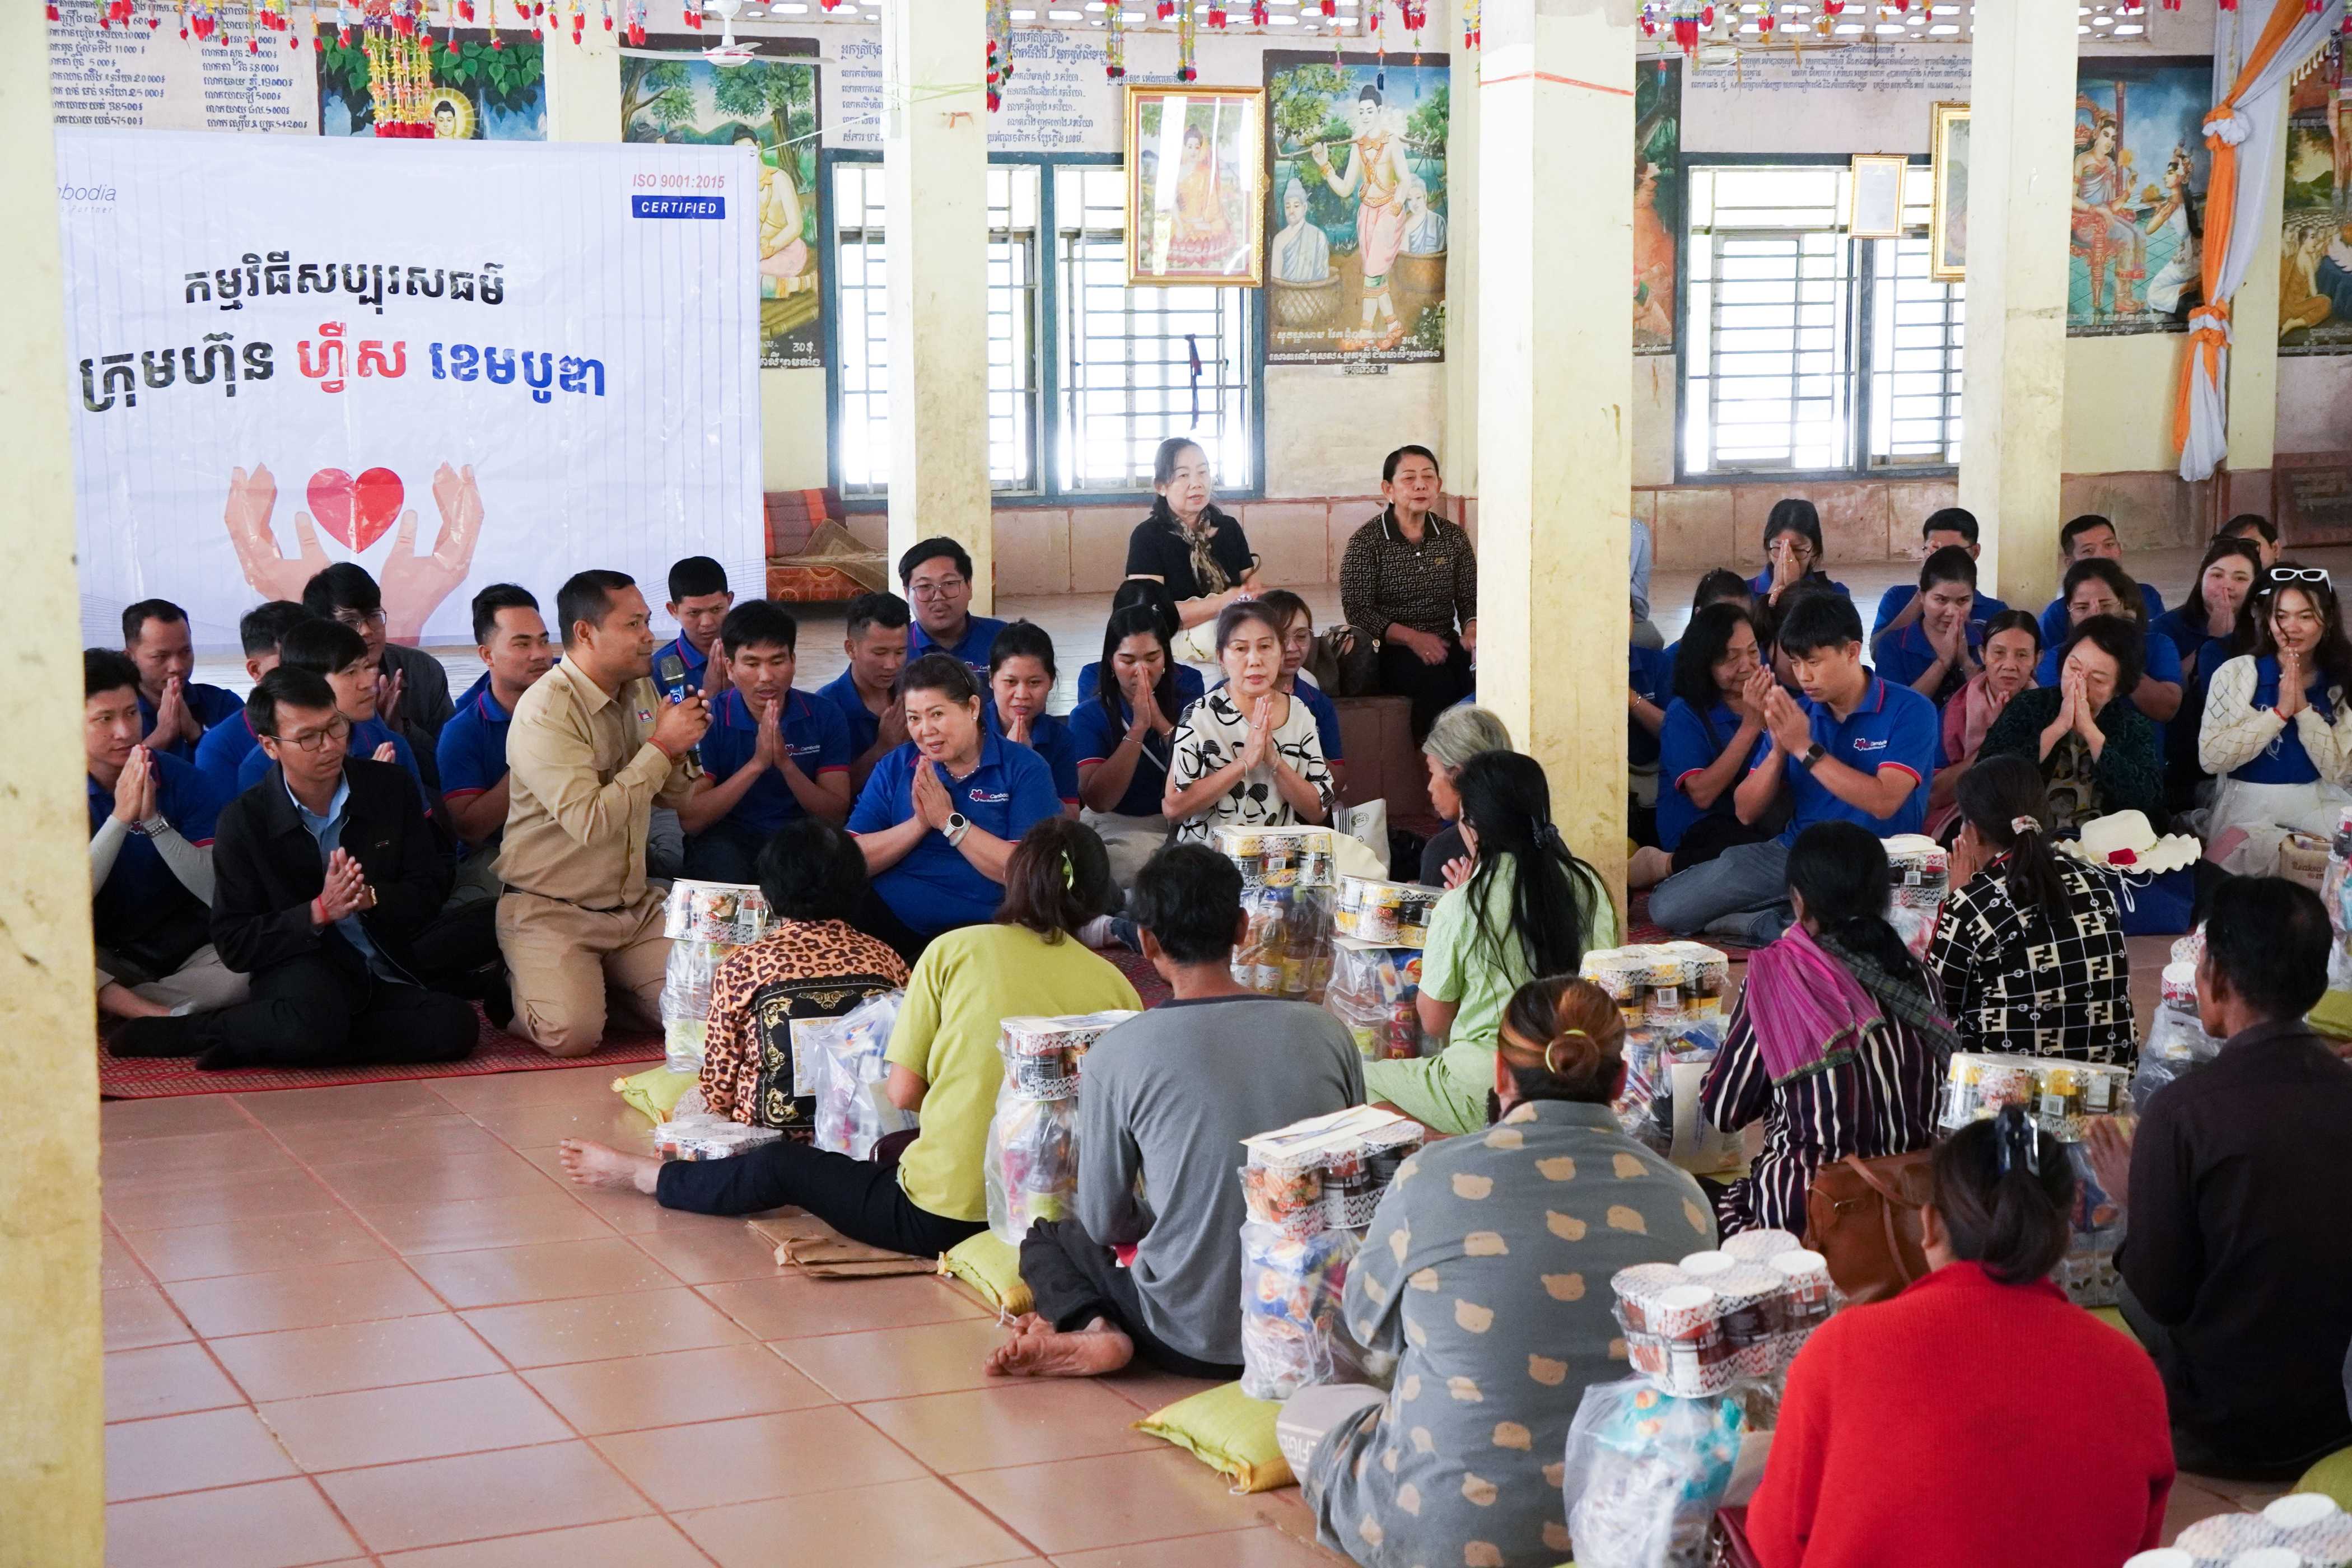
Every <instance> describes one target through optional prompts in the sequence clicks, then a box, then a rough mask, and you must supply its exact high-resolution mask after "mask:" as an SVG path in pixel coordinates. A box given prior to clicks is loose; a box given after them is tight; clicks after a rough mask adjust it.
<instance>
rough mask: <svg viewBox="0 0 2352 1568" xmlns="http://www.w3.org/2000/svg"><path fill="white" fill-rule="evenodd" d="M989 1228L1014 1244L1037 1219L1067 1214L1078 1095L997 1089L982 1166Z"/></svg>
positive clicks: (1074, 1172) (1071, 1204)
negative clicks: (1050, 1096)
mask: <svg viewBox="0 0 2352 1568" xmlns="http://www.w3.org/2000/svg"><path fill="white" fill-rule="evenodd" d="M981 1176H982V1182H981V1184H982V1188H983V1190H984V1191H985V1192H986V1194H987V1197H988V1228H989V1229H991V1230H992V1231H994V1232H995V1233H996V1237H997V1239H998V1240H1000V1241H1002V1242H1003V1243H1004V1244H1005V1245H1006V1246H1008V1247H1018V1246H1020V1245H1021V1243H1022V1240H1023V1238H1024V1237H1027V1236H1028V1234H1029V1227H1030V1226H1033V1225H1034V1224H1036V1223H1037V1222H1038V1221H1039V1220H1041V1219H1047V1220H1055V1219H1067V1218H1069V1217H1070V1215H1071V1213H1072V1212H1073V1210H1074V1209H1075V1208H1076V1205H1077V1201H1078V1101H1077V1097H1076V1095H1070V1096H1066V1097H1065V1098H1063V1099H1060V1100H1034V1099H1031V1098H1030V1097H1029V1096H1027V1095H1024V1094H1022V1093H1020V1092H1018V1091H1017V1090H1015V1089H1013V1087H1012V1085H1011V1084H1010V1083H1009V1082H1008V1083H1007V1084H1006V1085H1005V1087H1004V1088H1003V1089H999V1090H998V1091H997V1096H996V1114H995V1115H994V1116H992V1117H991V1118H990V1119H989V1123H988V1144H987V1149H986V1152H985V1155H984V1163H983V1164H982V1167H981Z"/></svg>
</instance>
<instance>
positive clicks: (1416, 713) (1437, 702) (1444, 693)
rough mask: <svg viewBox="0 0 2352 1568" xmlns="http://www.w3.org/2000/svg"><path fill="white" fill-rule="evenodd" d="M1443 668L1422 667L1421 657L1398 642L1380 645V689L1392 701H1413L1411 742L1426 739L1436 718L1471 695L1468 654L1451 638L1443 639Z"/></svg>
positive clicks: (1471, 678)
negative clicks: (1396, 699) (1405, 698)
mask: <svg viewBox="0 0 2352 1568" xmlns="http://www.w3.org/2000/svg"><path fill="white" fill-rule="evenodd" d="M1445 647H1446V657H1445V662H1444V663H1443V664H1423V663H1422V662H1421V656H1420V655H1419V654H1417V653H1415V652H1413V651H1412V649H1411V648H1409V647H1405V646H1404V644H1402V643H1400V642H1384V643H1382V644H1381V690H1382V691H1385V692H1387V693H1388V694H1389V695H1390V696H1391V697H1407V698H1411V699H1412V740H1413V744H1415V745H1419V744H1420V743H1421V742H1423V741H1425V740H1427V739H1428V738H1429V727H1430V726H1431V725H1432V724H1434V723H1435V722H1437V716H1438V715H1439V714H1440V713H1443V712H1444V711H1445V710H1447V709H1448V708H1451V707H1453V706H1454V704H1455V703H1456V702H1459V701H1461V700H1463V699H1464V698H1465V697H1467V696H1469V695H1470V692H1471V690H1472V689H1473V688H1474V686H1475V684H1476V680H1475V677H1474V676H1473V675H1472V674H1471V672H1470V654H1469V650H1468V649H1466V648H1465V647H1463V646H1462V645H1461V644H1460V643H1459V642H1457V641H1455V640H1454V638H1453V637H1447V638H1446V639H1445Z"/></svg>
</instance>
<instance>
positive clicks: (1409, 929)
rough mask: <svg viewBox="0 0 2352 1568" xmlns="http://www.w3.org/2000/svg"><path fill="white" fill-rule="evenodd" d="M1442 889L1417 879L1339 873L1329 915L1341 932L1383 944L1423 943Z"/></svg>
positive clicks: (1425, 940) (1426, 941)
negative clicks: (1337, 887) (1399, 879)
mask: <svg viewBox="0 0 2352 1568" xmlns="http://www.w3.org/2000/svg"><path fill="white" fill-rule="evenodd" d="M1443 896H1444V889H1440V888H1430V887H1423V885H1422V884H1420V883H1418V882H1391V881H1386V880H1383V879H1380V878H1377V877H1341V878H1340V879H1339V899H1338V901H1337V903H1336V905H1335V907H1334V910H1333V912H1332V919H1333V921H1334V923H1335V924H1336V925H1337V926H1338V927H1339V934H1340V935H1341V936H1348V937H1354V938H1356V939H1357V940H1358V941H1360V942H1378V943H1380V944H1381V945H1382V946H1386V947H1423V946H1426V945H1427V944H1428V942H1429V917H1430V914H1431V912H1432V911H1433V910H1435V909H1436V908H1437V900H1439V899H1440V898H1441V897H1443Z"/></svg>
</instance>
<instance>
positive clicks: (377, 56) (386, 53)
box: [360, 0, 434, 141]
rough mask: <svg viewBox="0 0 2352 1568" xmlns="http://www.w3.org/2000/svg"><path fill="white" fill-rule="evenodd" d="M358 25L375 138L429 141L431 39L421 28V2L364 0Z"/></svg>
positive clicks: (431, 66)
mask: <svg viewBox="0 0 2352 1568" xmlns="http://www.w3.org/2000/svg"><path fill="white" fill-rule="evenodd" d="M360 24H361V35H360V44H361V47H362V50H363V52H364V53H365V54H366V56H367V63H368V98H369V100H370V102H371V105H372V108H373V120H374V121H375V133H376V134H377V135H378V136H382V137H385V138H398V139H406V140H414V141H425V140H429V139H430V138H431V137H432V135H433V91H434V87H433V36H432V33H431V31H430V30H429V28H428V27H427V26H426V19H425V5H424V0H365V8H364V10H363V11H362V14H361V17H360Z"/></svg>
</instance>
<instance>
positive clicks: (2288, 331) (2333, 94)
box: [2279, 38, 2352, 354]
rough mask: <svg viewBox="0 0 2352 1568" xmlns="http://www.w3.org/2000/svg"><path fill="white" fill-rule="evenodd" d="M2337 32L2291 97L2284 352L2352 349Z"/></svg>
mask: <svg viewBox="0 0 2352 1568" xmlns="http://www.w3.org/2000/svg"><path fill="white" fill-rule="evenodd" d="M2344 55H2345V48H2344V43H2343V40H2342V39H2340V38H2339V39H2337V40H2336V41H2334V42H2332V43H2330V44H2329V45H2328V47H2326V48H2324V49H2322V50H2321V51H2320V52H2319V55H2318V56H2317V58H2315V60H2314V61H2313V64H2312V67H2311V68H2310V69H2309V70H2307V71H2306V73H2305V75H2304V77H2303V79H2301V80H2299V81H2297V82H2296V83H2295V84H2294V89H2292V91H2291V94H2290V96H2289V98H2288V100H2287V122H2286V148H2285V151H2286V156H2285V159H2284V163H2285V171H2284V175H2283V176H2282V177H2283V178H2284V180H2285V182H2286V205H2285V208H2284V216H2283V217H2282V220H2281V221H2282V225H2283V226H2284V233H2283V234H2281V235H2280V237H2279V353H2283V354H2340V353H2352V83H2347V81H2346V79H2345V70H2344Z"/></svg>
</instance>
